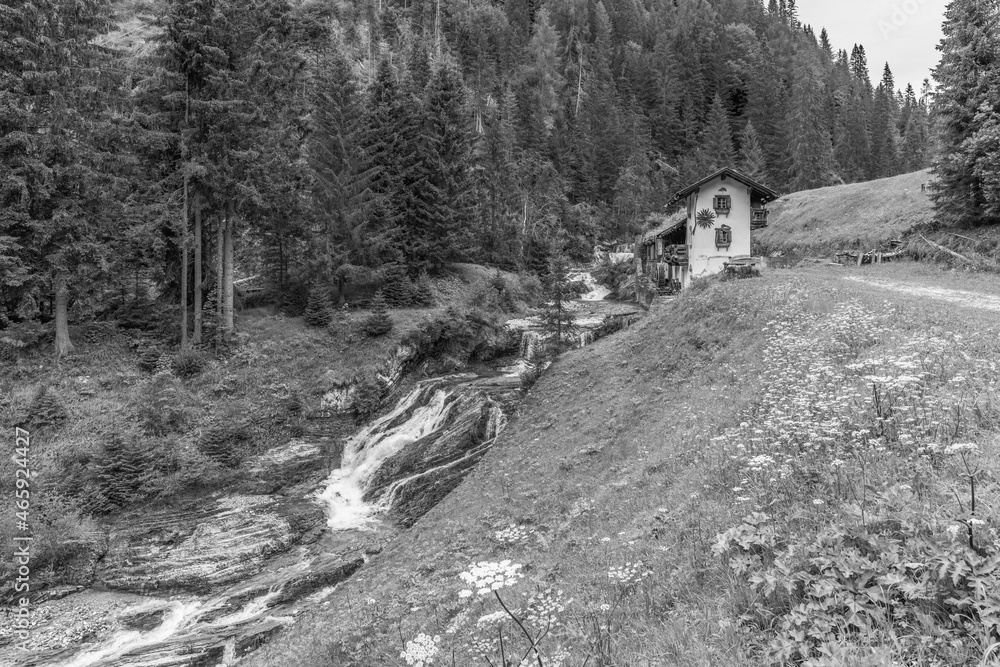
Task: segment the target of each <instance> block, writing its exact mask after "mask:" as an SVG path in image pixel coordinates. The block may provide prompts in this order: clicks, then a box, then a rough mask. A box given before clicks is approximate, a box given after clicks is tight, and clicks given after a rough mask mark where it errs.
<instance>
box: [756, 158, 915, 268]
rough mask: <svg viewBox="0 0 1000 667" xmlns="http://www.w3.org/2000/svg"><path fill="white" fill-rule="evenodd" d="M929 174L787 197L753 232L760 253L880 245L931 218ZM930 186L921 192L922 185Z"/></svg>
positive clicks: (822, 251)
mask: <svg viewBox="0 0 1000 667" xmlns="http://www.w3.org/2000/svg"><path fill="white" fill-rule="evenodd" d="M930 180H931V174H930V171H929V170H924V171H918V172H914V173H912V174H903V175H900V176H893V177H892V178H883V179H879V180H877V181H868V182H866V183H852V184H850V185H836V186H832V187H828V188H820V189H818V190H806V191H803V192H795V193H793V194H790V195H785V196H784V197H782V198H781V199H779V200H778V201H776V202H774V203H773V204H771V205H770V209H771V214H770V219H769V220H768V226H767V228H766V229H763V230H761V231H759V232H757V233H755V234H754V241H755V242H756V243H757V244H759V251H760V252H763V253H764V254H770V253H772V252H775V251H782V252H786V253H791V254H819V255H827V254H830V253H832V252H837V251H840V250H849V249H862V250H871V249H872V248H875V247H884V246H885V243H886V242H887V241H888V240H890V239H898V238H902V237H903V236H904V235H906V233H907V232H908V231H909V230H911V229H912V228H914V227H916V226H918V225H923V224H926V223H929V222H930V221H931V220H932V219H933V214H934V212H933V208H932V202H931V199H930V192H929V185H930ZM925 183H926V184H927V185H928V191H927V192H921V191H920V186H921V185H922V184H925Z"/></svg>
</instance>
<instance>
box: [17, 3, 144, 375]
mask: <svg viewBox="0 0 1000 667" xmlns="http://www.w3.org/2000/svg"><path fill="white" fill-rule="evenodd" d="M109 25H110V8H109V5H108V2H107V1H106V0H81V1H80V2H68V1H66V0H40V1H39V2H34V3H22V2H14V3H10V2H5V3H0V108H2V112H0V252H2V255H3V259H0V267H2V268H0V280H2V282H0V294H3V298H4V300H11V301H15V302H16V308H17V310H18V312H19V314H20V315H21V316H22V317H23V318H25V319H31V318H34V317H35V316H36V315H37V314H38V311H39V308H38V304H40V303H42V302H43V301H50V302H51V303H52V311H53V312H52V315H53V319H54V320H55V330H56V335H55V352H56V354H57V355H63V354H67V353H69V352H71V351H72V350H73V348H74V346H73V343H72V341H71V340H70V337H69V328H68V309H69V303H70V300H71V298H75V301H76V306H77V308H78V309H79V310H86V295H87V292H88V291H89V289H88V288H93V286H94V280H95V279H98V278H99V273H98V271H97V269H98V267H100V266H102V265H104V264H105V263H106V262H107V261H108V258H109V257H110V255H111V244H110V243H109V242H108V236H110V235H111V229H110V222H109V221H110V220H111V219H114V218H116V217H118V215H117V214H116V213H115V212H114V208H115V206H116V204H117V188H118V175H119V174H122V173H123V171H124V166H123V165H124V163H125V162H126V161H127V156H125V155H123V153H124V151H123V150H122V148H123V146H122V143H123V142H121V141H120V140H119V139H118V138H117V137H116V135H117V133H118V128H116V123H115V116H114V112H116V111H123V110H125V108H126V102H125V96H124V91H123V87H122V78H121V77H120V76H119V75H118V74H117V71H118V70H119V66H118V64H116V63H114V61H113V56H112V54H111V53H110V52H109V51H107V50H105V49H101V48H99V47H97V46H96V45H95V44H94V41H95V39H96V38H97V37H98V35H100V34H101V33H102V32H103V31H105V30H106V29H107V28H108V26H109ZM5 249H6V251H4V250H5ZM71 277H72V280H71V279H70V278H71Z"/></svg>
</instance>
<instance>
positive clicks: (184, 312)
mask: <svg viewBox="0 0 1000 667" xmlns="http://www.w3.org/2000/svg"><path fill="white" fill-rule="evenodd" d="M187 95H188V82H187V80H185V81H184V126H185V127H187V123H188V118H189V117H190V109H191V104H190V99H189V98H188V96H187ZM181 136H182V139H181V158H182V159H187V149H186V146H185V144H184V139H183V135H181ZM181 168H182V169H183V170H184V212H183V214H182V215H183V217H182V218H181V230H182V232H181V349H182V350H185V349H187V346H188V174H187V165H182V166H181Z"/></svg>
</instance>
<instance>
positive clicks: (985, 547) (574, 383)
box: [248, 267, 1000, 667]
mask: <svg viewBox="0 0 1000 667" xmlns="http://www.w3.org/2000/svg"><path fill="white" fill-rule="evenodd" d="M901 268H902V267H900V268H899V269H896V270H901ZM826 271H829V270H828V269H827V270H826ZM837 271H838V272H840V271H843V272H845V273H846V274H847V275H852V274H854V273H857V274H858V275H862V274H861V272H860V270H859V269H837ZM831 279H832V280H831ZM888 294H889V293H887V292H884V291H882V290H881V289H880V288H878V287H877V286H873V285H867V284H863V283H858V282H856V281H840V280H837V276H832V275H831V274H830V273H828V272H816V273H808V272H805V273H804V272H795V273H790V272H772V273H771V274H769V275H768V276H767V277H766V278H764V279H761V280H753V281H740V282H729V283H712V284H702V285H700V286H699V287H696V288H695V289H693V290H691V291H689V292H686V293H685V294H684V295H683V296H681V297H680V298H678V299H677V300H675V301H673V302H668V303H665V304H661V305H659V306H655V307H654V310H653V312H652V313H651V315H650V317H649V318H647V319H646V320H644V321H643V322H642V323H640V324H638V325H636V326H634V327H633V328H632V329H630V330H628V331H626V332H624V333H622V334H620V335H618V336H616V337H613V338H610V339H605V340H603V341H600V342H598V343H597V344H595V345H594V346H592V347H590V348H585V349H582V350H577V351H574V352H571V353H568V354H567V355H565V356H564V357H562V358H561V359H560V360H559V361H558V362H557V363H556V364H555V365H554V366H553V367H552V368H551V369H550V371H549V372H548V373H547V374H546V375H545V376H544V377H543V378H542V379H541V380H540V381H539V382H538V383H537V384H536V385H535V386H534V387H533V388H532V389H531V391H530V393H529V396H528V397H527V398H526V400H525V402H524V403H523V404H522V406H521V408H520V410H519V412H518V414H517V415H515V416H514V418H513V420H512V422H511V424H510V425H509V427H508V430H507V431H506V432H505V433H504V435H503V436H502V437H501V441H500V442H499V443H498V444H497V446H496V447H495V448H494V449H493V451H492V452H491V453H490V454H489V455H488V456H487V458H486V459H484V461H483V462H482V463H481V464H480V466H479V469H478V470H477V471H476V472H475V473H474V474H473V475H471V476H470V477H469V478H467V479H466V481H465V482H464V483H463V484H462V485H461V486H460V487H459V488H458V489H456V491H454V492H453V493H452V494H451V495H450V496H449V497H448V498H446V499H445V500H444V501H443V502H442V503H441V504H440V505H439V506H438V507H437V508H435V509H434V510H433V511H432V512H431V513H429V514H428V515H426V516H425V517H424V518H422V519H421V520H420V521H419V522H418V523H417V524H416V525H415V526H414V528H413V529H411V530H410V531H409V532H407V533H405V534H403V535H401V536H400V537H398V538H397V539H396V540H395V541H394V542H393V543H391V544H390V545H389V546H388V547H386V549H385V550H384V551H383V552H382V553H380V554H377V555H373V557H372V558H371V559H370V561H369V562H368V564H367V565H366V566H365V567H364V568H362V570H361V571H360V572H359V573H358V574H357V575H355V577H353V578H352V579H351V580H349V581H348V582H345V583H344V584H342V585H341V586H340V587H338V588H337V589H336V590H335V591H333V592H332V593H330V595H329V597H328V598H327V602H328V603H329V604H328V610H329V611H327V612H325V613H322V614H319V615H316V616H312V617H307V618H301V619H299V620H298V621H297V622H296V623H295V625H294V626H293V627H292V628H291V629H290V630H289V631H288V632H287V633H286V634H284V635H282V636H280V637H278V638H277V639H276V640H275V642H274V643H273V644H272V645H269V646H267V647H265V648H264V649H262V650H261V651H260V652H259V653H257V654H256V655H254V656H253V657H251V658H250V660H249V661H248V664H250V665H258V666H259V665H315V666H322V665H337V666H338V667H343V666H347V665H359V666H366V667H367V666H372V667H374V666H375V665H392V664H397V665H402V664H417V663H416V658H418V657H420V655H423V656H424V657H427V656H428V655H431V654H434V653H435V652H436V651H437V652H438V653H437V659H436V660H435V662H434V664H445V665H452V664H454V665H463V666H468V665H478V664H483V665H486V664H493V665H498V664H505V663H504V660H503V659H502V658H501V653H502V654H504V655H506V656H507V657H508V658H511V656H513V659H512V660H511V662H510V664H519V661H520V660H521V658H522V655H530V653H531V649H530V646H529V644H528V643H527V640H525V639H524V637H525V634H526V633H527V634H530V635H532V637H534V638H537V637H538V636H540V635H543V634H544V638H543V639H542V640H541V641H540V642H539V643H538V644H537V646H536V647H537V648H538V650H539V654H540V656H536V657H538V659H537V660H535V659H533V660H532V661H531V664H538V665H542V666H543V667H554V666H555V665H557V664H561V665H572V666H574V667H575V666H577V665H583V664H599V665H682V666H686V665H719V666H722V665H725V666H727V667H731V666H733V665H737V666H738V665H756V664H783V663H785V662H795V663H799V662H801V661H802V660H805V659H808V658H811V659H812V660H813V662H810V663H809V664H815V665H821V664H824V665H825V664H829V665H833V664H836V665H879V666H882V665H885V666H886V667H888V666H889V665H891V664H949V665H972V664H976V663H977V662H978V660H979V658H980V657H981V656H982V655H983V653H984V652H985V651H986V649H987V648H988V646H989V644H990V643H991V639H990V638H991V634H990V632H991V630H990V628H991V627H993V626H992V625H990V624H991V623H993V621H980V620H978V619H980V618H984V619H985V618H987V617H988V615H989V613H990V612H989V609H991V608H992V607H990V605H996V604H997V603H998V602H1000V601H998V600H997V599H996V598H997V594H996V591H995V587H990V586H988V585H987V583H986V580H987V579H988V578H989V577H990V576H992V574H991V572H992V571H993V569H995V568H996V566H995V565H990V563H992V562H993V561H990V560H988V559H989V558H990V557H991V556H993V555H994V552H995V551H996V547H995V546H992V545H993V544H995V543H994V542H993V540H995V539H996V538H997V531H996V526H997V525H998V516H997V512H996V511H995V509H993V508H994V507H996V503H995V500H996V499H997V497H998V486H997V484H996V481H995V480H996V473H997V469H998V466H997V448H998V446H997V434H998V433H1000V409H998V400H997V396H996V392H997V386H998V382H1000V377H998V372H997V364H998V362H1000V353H998V352H997V350H996V349H995V346H994V345H992V343H991V341H993V340H995V337H996V335H997V333H998V332H997V328H998V327H997V323H996V321H995V316H994V315H993V314H992V313H983V312H979V311H975V310H969V309H964V308H959V307H952V306H949V305H947V304H942V303H936V302H935V303H928V302H927V300H926V299H923V298H921V297H919V296H914V297H913V298H910V297H908V296H907V295H905V294H902V295H897V294H894V295H893V298H894V301H893V302H892V303H889V302H888V301H887V300H886V297H887V295H888ZM973 334H975V335H973ZM969 470H973V471H974V474H975V475H976V476H977V480H978V481H977V498H978V499H979V500H978V502H979V505H978V511H977V513H976V515H975V516H974V517H972V518H974V519H975V521H972V520H971V519H970V515H969V500H970V498H969V482H968V474H969ZM960 521H965V524H962V523H960ZM966 526H968V534H967V529H966ZM970 543H971V544H973V545H974V547H975V550H974V549H970V548H969V544H970ZM983 553H985V554H986V555H985V556H982V555H981V554H983ZM484 561H485V562H488V563H493V565H486V566H480V567H478V568H474V567H472V564H474V563H482V562H484ZM505 561H507V562H505ZM824 563H825V564H826V565H824ZM518 565H519V566H520V567H519V568H518V567H515V566H518ZM991 568H992V569H991ZM490 569H493V570H496V571H505V572H506V573H507V575H506V576H504V577H501V578H499V579H491V580H489V581H486V582H485V585H482V584H483V582H482V580H483V578H484V576H483V572H484V571H486V570H490ZM463 572H464V573H466V576H465V577H463V576H462V573H463ZM984 573H985V574H984ZM470 575H471V576H472V578H478V579H479V580H480V584H481V586H480V587H479V590H472V591H471V593H470V594H468V595H466V596H465V597H463V596H462V594H460V591H461V590H462V589H465V588H468V587H469V586H470V582H469V578H470ZM520 575H523V576H520ZM472 588H473V589H476V588H477V586H476V585H473V586H472ZM492 588H496V590H495V591H493V590H490V589H492ZM975 591H979V593H976V592H975ZM984 591H985V593H984ZM977 596H979V597H977ZM571 599H572V601H570V600H571ZM501 601H502V602H503V604H505V605H506V606H507V607H508V608H509V609H511V610H512V612H513V615H514V616H517V617H518V618H519V620H521V621H523V625H524V628H523V630H524V631H523V632H522V628H521V627H519V626H518V625H517V624H515V623H514V622H513V621H512V620H510V617H508V616H505V612H504V611H503V608H502V607H501V606H500V603H501ZM970 605H971V606H970ZM962 609H966V610H967V611H964V612H963V611H962ZM969 609H973V611H968V610H969ZM983 615H986V616H983ZM845 623H846V625H845ZM501 638H502V642H503V643H502V644H501ZM938 638H941V641H938ZM403 651H406V652H407V656H409V657H410V658H414V661H413V662H409V663H407V662H406V660H405V658H404V657H403V656H401V652H403ZM486 658H488V659H489V660H487V659H486ZM824 660H825V661H824ZM425 664H426V663H425Z"/></svg>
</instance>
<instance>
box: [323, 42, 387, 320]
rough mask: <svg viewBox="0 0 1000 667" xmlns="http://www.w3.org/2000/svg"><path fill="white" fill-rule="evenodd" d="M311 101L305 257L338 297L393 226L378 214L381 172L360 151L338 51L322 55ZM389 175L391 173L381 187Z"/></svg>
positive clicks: (360, 134)
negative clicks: (311, 210)
mask: <svg viewBox="0 0 1000 667" xmlns="http://www.w3.org/2000/svg"><path fill="white" fill-rule="evenodd" d="M314 105H315V111H314V114H313V116H314V127H313V132H312V134H311V136H310V141H309V145H308V151H309V157H310V167H311V172H312V175H313V177H314V179H315V181H316V187H315V188H314V190H313V201H314V205H315V208H316V213H317V215H316V216H315V217H314V220H315V221H316V223H315V224H313V225H312V228H311V239H310V241H311V242H310V251H311V254H310V256H309V259H308V260H307V261H308V263H309V273H310V274H311V275H312V276H313V277H314V278H315V279H317V280H321V281H335V283H336V286H337V295H338V299H339V300H340V301H343V298H344V288H345V285H346V283H347V281H348V280H349V279H350V277H351V276H352V275H355V274H358V273H360V269H361V267H364V266H374V265H376V264H377V263H378V262H380V261H382V260H383V259H384V253H385V252H386V251H387V249H388V247H389V246H390V245H391V244H392V243H393V242H394V241H395V240H396V239H397V229H396V227H395V225H394V224H393V222H392V220H391V219H389V220H387V219H385V218H382V217H380V216H378V215H377V213H378V212H379V210H380V209H379V205H380V204H383V205H384V204H385V197H387V196H389V195H388V194H387V193H386V192H385V191H384V190H383V191H382V192H380V193H379V194H380V195H381V196H382V197H383V199H379V196H378V195H376V194H375V193H373V191H372V188H373V187H374V186H375V184H376V182H377V181H379V178H380V175H381V174H380V170H379V168H378V167H376V166H373V165H372V160H371V157H370V156H369V154H368V153H367V152H366V150H365V146H364V141H365V136H364V132H365V126H364V124H363V122H364V121H363V112H362V104H361V99H360V93H359V92H358V90H357V87H356V85H355V82H354V78H353V76H352V74H351V70H350V66H349V65H348V63H347V61H346V59H345V58H344V57H343V55H342V54H341V53H340V50H339V49H334V50H333V52H332V53H330V54H328V56H327V59H326V61H325V63H324V68H323V73H322V75H321V77H320V79H319V81H318V85H317V90H316V94H315V101H314ZM389 178H391V174H390V175H388V176H387V178H386V180H383V181H381V182H380V185H384V184H385V183H386V182H388V179H389ZM389 203H390V205H391V202H389ZM381 210H382V211H385V210H386V209H385V208H384V207H383V208H381Z"/></svg>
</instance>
